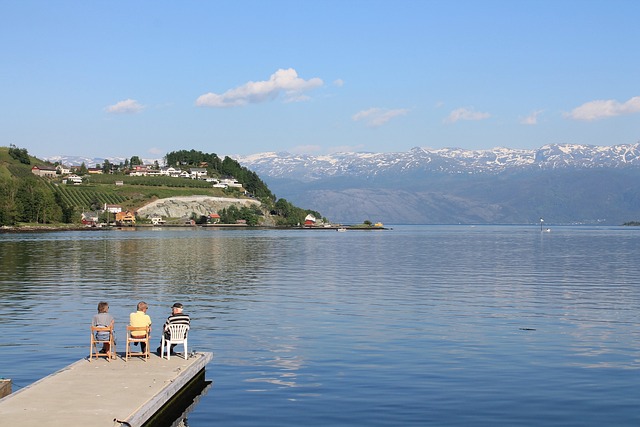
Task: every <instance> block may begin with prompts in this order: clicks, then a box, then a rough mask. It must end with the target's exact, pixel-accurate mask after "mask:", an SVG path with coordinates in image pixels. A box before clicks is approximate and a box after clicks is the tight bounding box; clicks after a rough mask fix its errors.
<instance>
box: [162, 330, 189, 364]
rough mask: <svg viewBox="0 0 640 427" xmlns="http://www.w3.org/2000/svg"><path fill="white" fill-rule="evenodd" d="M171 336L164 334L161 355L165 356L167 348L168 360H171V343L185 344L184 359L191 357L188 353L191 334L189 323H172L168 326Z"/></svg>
mask: <svg viewBox="0 0 640 427" xmlns="http://www.w3.org/2000/svg"><path fill="white" fill-rule="evenodd" d="M166 332H167V333H168V334H169V338H165V334H162V344H161V345H160V357H164V351H165V349H166V350H167V360H171V345H173V344H184V359H185V360H187V359H188V358H189V353H187V335H188V334H189V325H181V324H175V323H174V324H170V325H169V326H167V331H166Z"/></svg>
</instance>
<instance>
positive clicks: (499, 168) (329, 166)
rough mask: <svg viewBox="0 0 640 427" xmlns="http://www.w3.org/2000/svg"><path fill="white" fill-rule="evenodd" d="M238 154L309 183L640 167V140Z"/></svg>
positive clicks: (260, 169) (268, 172) (263, 171)
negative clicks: (527, 146)
mask: <svg viewBox="0 0 640 427" xmlns="http://www.w3.org/2000/svg"><path fill="white" fill-rule="evenodd" d="M234 158H235V159H236V160H237V161H238V162H239V163H240V164H241V165H243V166H245V167H247V168H249V169H251V170H253V171H255V172H256V173H257V174H258V175H260V176H265V177H271V178H290V179H296V180H301V181H307V182H308V181H314V180H317V179H322V178H329V177H347V176H351V177H361V178H371V177H375V176H378V175H386V174H388V173H394V174H398V173H400V174H403V173H405V174H406V173H409V172H412V171H421V172H424V173H429V172H434V173H451V174H458V173H465V174H479V173H499V172H503V171H507V170H525V169H557V168H621V167H629V166H640V143H637V144H632V145H615V146H611V147H606V146H592V145H575V144H574V145H569V144H565V145H558V144H554V145H545V146H543V147H541V148H539V149H537V150H518V149H510V148H494V149H491V150H463V149H459V148H442V149H428V148H413V149H411V150H410V151H407V152H395V153H334V154H330V155H322V156H313V155H295V154H289V153H276V152H269V153H260V154H254V155H251V156H234Z"/></svg>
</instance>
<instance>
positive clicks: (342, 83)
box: [333, 79, 344, 87]
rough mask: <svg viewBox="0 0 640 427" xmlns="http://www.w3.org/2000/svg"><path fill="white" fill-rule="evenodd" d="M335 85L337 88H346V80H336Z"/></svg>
mask: <svg viewBox="0 0 640 427" xmlns="http://www.w3.org/2000/svg"><path fill="white" fill-rule="evenodd" d="M333 85H334V86H337V87H342V86H344V80H342V79H336V80H334V81H333Z"/></svg>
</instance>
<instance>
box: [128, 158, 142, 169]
mask: <svg viewBox="0 0 640 427" xmlns="http://www.w3.org/2000/svg"><path fill="white" fill-rule="evenodd" d="M129 164H130V165H131V167H134V166H139V165H142V164H143V163H142V160H141V159H140V157H138V156H133V157H131V160H130V161H129Z"/></svg>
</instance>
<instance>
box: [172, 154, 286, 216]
mask: <svg viewBox="0 0 640 427" xmlns="http://www.w3.org/2000/svg"><path fill="white" fill-rule="evenodd" d="M164 161H165V164H166V165H167V166H173V167H176V168H181V167H185V166H188V167H204V168H206V169H207V173H208V174H209V176H213V177H234V178H235V179H237V180H238V182H241V183H242V186H243V187H244V188H245V190H247V191H248V192H249V193H251V194H253V195H254V196H255V197H257V198H258V199H259V200H260V201H261V202H263V203H266V204H273V202H275V200H276V197H275V195H274V194H273V193H272V192H271V190H269V187H267V185H266V184H265V183H264V182H263V181H262V180H261V179H260V177H258V175H257V174H256V173H255V172H253V171H251V170H249V169H247V168H245V167H244V166H242V165H240V163H238V162H237V161H236V160H234V159H232V158H231V157H228V156H225V158H224V159H223V160H220V157H218V155H217V154H215V153H203V152H201V151H197V150H179V151H172V152H170V153H168V154H167V155H166V156H165V158H164Z"/></svg>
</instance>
